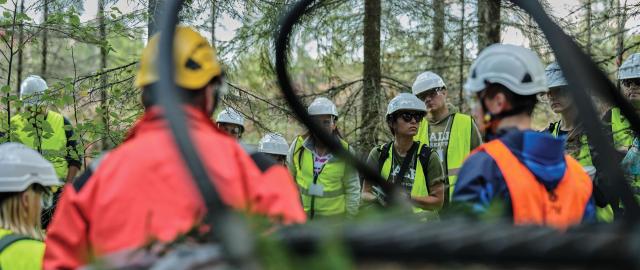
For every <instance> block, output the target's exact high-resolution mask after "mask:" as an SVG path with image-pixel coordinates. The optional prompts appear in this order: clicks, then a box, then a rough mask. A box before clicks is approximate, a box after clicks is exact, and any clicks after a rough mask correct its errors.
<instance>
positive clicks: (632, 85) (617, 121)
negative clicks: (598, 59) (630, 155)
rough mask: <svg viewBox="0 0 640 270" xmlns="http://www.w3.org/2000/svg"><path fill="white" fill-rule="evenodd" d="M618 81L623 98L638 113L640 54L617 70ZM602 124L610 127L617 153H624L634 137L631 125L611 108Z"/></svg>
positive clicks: (632, 57)
mask: <svg viewBox="0 0 640 270" xmlns="http://www.w3.org/2000/svg"><path fill="white" fill-rule="evenodd" d="M618 80H620V88H621V90H622V94H623V95H624V97H625V98H627V100H628V101H629V102H631V104H632V105H633V107H634V108H635V109H636V113H640V53H634V54H632V55H631V56H629V57H628V58H627V60H625V61H624V62H623V63H622V65H620V68H618ZM603 122H604V123H605V124H606V125H607V126H610V130H611V140H612V141H613V145H614V146H615V147H616V149H618V151H622V152H626V151H627V150H628V149H629V147H630V146H631V145H632V142H633V138H634V137H636V135H635V134H633V131H632V130H631V124H630V123H629V120H627V119H626V118H625V117H624V115H622V113H621V112H620V109H619V108H615V107H614V108H611V109H610V110H609V111H607V112H606V113H605V115H604V117H603Z"/></svg>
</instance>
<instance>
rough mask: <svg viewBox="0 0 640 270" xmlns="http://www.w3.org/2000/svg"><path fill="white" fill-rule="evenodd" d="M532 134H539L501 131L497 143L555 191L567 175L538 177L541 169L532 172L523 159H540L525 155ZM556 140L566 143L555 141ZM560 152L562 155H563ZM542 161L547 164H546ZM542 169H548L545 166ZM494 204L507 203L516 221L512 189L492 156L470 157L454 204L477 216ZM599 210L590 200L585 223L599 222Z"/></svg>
mask: <svg viewBox="0 0 640 270" xmlns="http://www.w3.org/2000/svg"><path fill="white" fill-rule="evenodd" d="M529 132H536V131H532V130H527V131H524V132H523V131H520V130H517V129H508V130H501V131H500V133H499V134H498V137H497V139H498V140H500V141H502V142H503V143H504V144H505V145H506V146H507V147H508V148H509V149H510V150H511V152H512V153H513V154H514V155H515V156H516V157H517V158H518V160H519V161H520V162H522V164H525V166H527V168H529V169H530V170H531V171H532V173H533V174H534V175H535V176H536V180H538V181H539V182H540V183H542V184H543V185H545V187H546V188H547V189H554V188H555V187H556V186H557V185H558V183H559V182H560V180H561V179H562V175H563V173H561V174H559V177H558V176H555V177H550V176H549V175H550V174H549V173H537V172H536V169H537V170H540V167H538V168H532V167H531V166H529V165H526V164H527V163H525V162H524V158H523V156H531V155H534V156H535V155H536V154H535V153H530V152H529V151H527V152H526V153H525V152H523V149H524V135H525V134H526V133H529ZM536 133H537V132H536ZM537 134H539V135H537ZM537 134H536V135H535V136H549V137H551V135H548V134H542V133H537ZM549 139H550V138H545V140H549ZM554 140H562V139H555V138H554ZM558 143H559V147H563V148H564V146H563V143H564V142H560V141H559V142H558ZM541 147H545V146H541ZM554 147H555V146H554ZM556 152H558V153H559V154H562V152H561V151H556ZM545 158H546V159H549V157H540V156H538V157H537V160H538V161H541V159H545ZM558 158H560V157H555V158H554V159H556V160H557V159H558ZM542 161H543V162H544V160H542ZM528 163H531V162H528ZM556 167H557V166H556ZM565 167H566V166H564V161H563V164H562V168H565ZM542 168H545V167H544V166H543V167H542ZM547 168H548V167H547ZM562 171H564V170H562ZM540 175H547V176H546V179H544V178H541V177H540ZM556 175H558V174H556ZM494 200H500V201H502V202H503V203H504V211H505V213H504V216H507V217H509V218H511V217H513V211H512V207H511V196H510V194H509V189H508V188H507V184H506V182H505V180H504V177H503V175H502V172H501V171H500V169H499V168H498V165H497V164H496V162H495V160H494V159H493V158H492V157H491V156H489V155H488V154H487V153H485V152H477V153H475V154H473V155H471V156H469V157H468V158H467V160H466V161H465V162H464V164H463V165H462V167H461V168H460V172H459V174H458V182H457V183H456V186H455V190H454V192H453V198H452V201H453V202H454V203H459V204H460V203H462V204H466V205H469V206H470V207H471V210H472V212H473V213H476V214H483V213H485V212H486V211H487V209H488V208H489V205H490V204H491V202H492V201H494ZM595 210H596V208H595V203H594V200H593V196H592V197H591V199H590V200H589V203H588V204H587V207H586V208H585V212H584V215H583V218H582V220H583V222H595V218H596V215H595V213H596V212H595Z"/></svg>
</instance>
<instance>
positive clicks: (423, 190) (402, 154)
mask: <svg viewBox="0 0 640 270" xmlns="http://www.w3.org/2000/svg"><path fill="white" fill-rule="evenodd" d="M426 113H427V108H426V107H425V105H424V103H423V102H422V101H421V100H420V99H418V98H417V97H415V96H414V95H412V94H409V93H402V94H399V95H397V96H396V97H394V98H393V99H392V100H391V101H390V102H389V105H388V106H387V114H386V119H387V126H388V127H389V130H390V131H391V134H393V141H391V142H388V143H386V144H383V145H380V146H377V147H374V148H373V149H372V150H371V152H370V153H369V158H368V162H369V164H372V165H374V166H377V168H378V170H379V171H380V174H382V178H383V179H385V180H387V181H390V182H392V183H394V184H395V185H397V186H398V187H400V188H401V189H402V191H403V192H404V194H406V195H407V197H408V198H409V199H410V201H411V203H412V204H413V211H414V213H417V214H418V215H420V216H422V217H424V218H425V219H426V220H434V219H438V215H437V211H438V210H439V209H440V208H442V205H443V204H444V198H445V184H444V182H445V174H444V169H443V168H442V163H441V162H440V158H439V156H438V154H437V153H436V152H435V151H432V148H430V147H429V146H427V145H426V144H424V143H421V142H420V141H416V140H414V138H415V137H414V136H415V135H416V134H417V133H418V130H419V128H420V123H421V122H422V119H423V118H424V117H425V115H426ZM374 190H378V189H376V188H373V187H372V185H371V184H370V183H368V182H367V181H365V182H364V185H363V194H362V198H363V200H364V201H367V202H372V201H376V200H380V199H381V198H380V196H381V194H379V193H378V192H375V193H374Z"/></svg>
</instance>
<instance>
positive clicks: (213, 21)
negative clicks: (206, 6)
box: [211, 0, 218, 48]
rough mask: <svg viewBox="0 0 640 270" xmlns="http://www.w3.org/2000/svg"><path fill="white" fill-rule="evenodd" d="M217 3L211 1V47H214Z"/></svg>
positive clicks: (214, 0)
mask: <svg viewBox="0 0 640 270" xmlns="http://www.w3.org/2000/svg"><path fill="white" fill-rule="evenodd" d="M217 5H218V1H216V0H211V46H213V47H214V48H215V47H216V19H218V6H217Z"/></svg>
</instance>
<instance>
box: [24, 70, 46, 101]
mask: <svg viewBox="0 0 640 270" xmlns="http://www.w3.org/2000/svg"><path fill="white" fill-rule="evenodd" d="M47 89H49V87H48V86H47V82H45V81H44V80H43V79H42V78H41V77H40V76H38V75H29V76H28V77H27V78H26V79H24V80H23V81H22V83H21V84H20V100H21V101H22V102H24V103H25V104H29V105H35V104H37V103H39V102H40V97H41V94H42V93H43V92H44V91H45V90H47Z"/></svg>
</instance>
